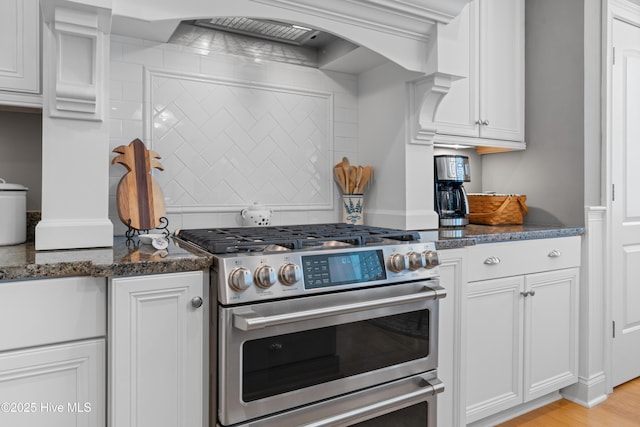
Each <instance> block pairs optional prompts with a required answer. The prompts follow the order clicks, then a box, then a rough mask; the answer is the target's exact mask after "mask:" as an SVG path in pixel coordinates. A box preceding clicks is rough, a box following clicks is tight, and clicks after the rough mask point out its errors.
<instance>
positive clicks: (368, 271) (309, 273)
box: [302, 250, 387, 289]
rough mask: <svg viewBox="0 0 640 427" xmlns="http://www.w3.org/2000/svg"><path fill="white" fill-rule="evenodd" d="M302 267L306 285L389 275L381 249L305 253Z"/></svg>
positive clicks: (340, 283) (359, 281) (314, 285)
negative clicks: (306, 254)
mask: <svg viewBox="0 0 640 427" xmlns="http://www.w3.org/2000/svg"><path fill="white" fill-rule="evenodd" d="M302 271H303V275H304V286H305V288H306V289H315V288H326V287H331V286H339V285H348V284H351V283H363V282H370V281H374V280H384V279H386V278H387V274H386V271H385V269H384V257H383V255H382V251H381V250H372V251H360V252H349V253H337V254H324V255H309V256H303V257H302Z"/></svg>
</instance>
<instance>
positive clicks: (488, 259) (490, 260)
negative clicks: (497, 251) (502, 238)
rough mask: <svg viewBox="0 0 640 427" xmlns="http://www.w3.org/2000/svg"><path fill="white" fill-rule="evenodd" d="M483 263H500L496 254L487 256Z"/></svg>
mask: <svg viewBox="0 0 640 427" xmlns="http://www.w3.org/2000/svg"><path fill="white" fill-rule="evenodd" d="M484 263H485V264H487V265H496V264H500V258H498V257H497V256H490V257H489V258H487V259H485V260H484Z"/></svg>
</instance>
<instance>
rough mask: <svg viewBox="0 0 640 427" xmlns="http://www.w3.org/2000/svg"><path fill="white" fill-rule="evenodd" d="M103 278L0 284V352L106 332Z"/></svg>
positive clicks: (70, 278) (57, 279) (73, 278)
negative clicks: (0, 338) (1, 330)
mask: <svg viewBox="0 0 640 427" xmlns="http://www.w3.org/2000/svg"><path fill="white" fill-rule="evenodd" d="M106 310H107V302H106V279H104V278H96V277H65V278H56V279H42V280H24V281H15V282H2V283H0V324H2V325H4V327H3V334H2V340H1V341H0V351H4V350H10V349H17V348H24V347H32V346H38V345H43V344H52V343H58V342H64V341H73V340H79V339H84V338H93V337H100V336H105V335H106V320H107V317H106Z"/></svg>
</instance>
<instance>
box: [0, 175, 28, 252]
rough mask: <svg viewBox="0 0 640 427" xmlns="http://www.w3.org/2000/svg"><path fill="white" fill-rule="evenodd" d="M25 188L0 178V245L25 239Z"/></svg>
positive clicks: (22, 241)
mask: <svg viewBox="0 0 640 427" xmlns="http://www.w3.org/2000/svg"><path fill="white" fill-rule="evenodd" d="M27 190H28V189H27V187H25V186H23V185H20V184H9V183H7V182H6V181H5V180H4V179H2V178H0V246H4V245H17V244H19V243H24V241H25V240H27Z"/></svg>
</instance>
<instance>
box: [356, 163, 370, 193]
mask: <svg viewBox="0 0 640 427" xmlns="http://www.w3.org/2000/svg"><path fill="white" fill-rule="evenodd" d="M372 174H373V168H372V167H371V166H365V167H363V168H362V179H361V180H360V186H359V187H358V189H359V191H360V193H363V192H364V186H365V185H366V184H367V182H369V179H370V178H371V175H372Z"/></svg>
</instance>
